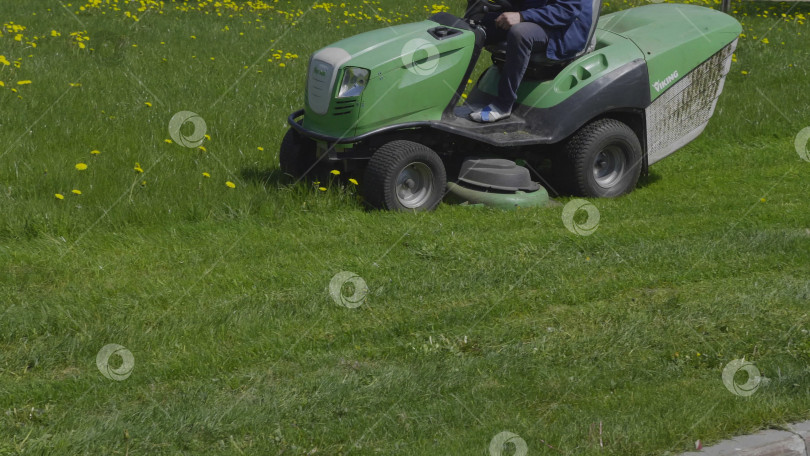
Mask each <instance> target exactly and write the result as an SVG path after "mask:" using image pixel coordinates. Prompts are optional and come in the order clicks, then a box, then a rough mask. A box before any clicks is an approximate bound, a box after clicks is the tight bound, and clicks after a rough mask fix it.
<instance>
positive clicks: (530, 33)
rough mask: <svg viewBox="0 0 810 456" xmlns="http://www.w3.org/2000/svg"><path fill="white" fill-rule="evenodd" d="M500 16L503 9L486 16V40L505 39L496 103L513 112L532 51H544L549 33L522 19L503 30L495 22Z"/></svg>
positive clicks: (501, 40) (502, 108)
mask: <svg viewBox="0 0 810 456" xmlns="http://www.w3.org/2000/svg"><path fill="white" fill-rule="evenodd" d="M498 16H500V13H496V14H492V13H490V14H488V15H487V16H486V17H485V18H484V28H485V29H486V31H487V44H494V43H500V42H503V41H506V63H505V64H504V67H503V73H502V74H501V81H500V83H499V84H498V98H497V99H496V101H495V102H494V103H493V104H494V105H495V107H496V108H497V109H498V110H499V111H502V112H511V111H512V106H513V105H514V104H515V101H516V100H517V90H518V87H520V82H521V81H522V80H523V76H524V75H525V74H526V68H528V66H529V60H530V59H531V56H532V54H533V53H535V52H545V50H546V46H547V45H548V35H547V34H546V31H545V30H543V27H541V26H539V25H537V24H535V23H533V22H521V23H519V24H516V25H514V26H512V28H510V29H509V30H503V29H501V28H498V27H497V26H496V25H495V19H497V17H498Z"/></svg>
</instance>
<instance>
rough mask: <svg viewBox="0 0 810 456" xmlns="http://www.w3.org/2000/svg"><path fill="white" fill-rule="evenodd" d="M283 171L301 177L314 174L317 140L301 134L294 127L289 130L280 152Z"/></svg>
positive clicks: (279, 156)
mask: <svg viewBox="0 0 810 456" xmlns="http://www.w3.org/2000/svg"><path fill="white" fill-rule="evenodd" d="M278 161H279V165H280V167H281V172H283V173H285V174H289V175H290V176H292V177H294V178H296V179H301V178H302V177H305V175H307V174H314V168H315V161H316V159H315V141H313V140H311V139H309V138H305V137H303V136H301V135H300V134H299V133H298V132H297V131H295V130H293V129H289V130H287V133H286V134H285V135H284V139H283V140H281V147H280V148H279V152H278Z"/></svg>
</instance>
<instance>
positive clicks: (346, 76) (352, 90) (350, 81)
mask: <svg viewBox="0 0 810 456" xmlns="http://www.w3.org/2000/svg"><path fill="white" fill-rule="evenodd" d="M369 74H370V73H369V71H368V70H366V69H364V68H355V67H347V68H346V70H345V71H344V73H343V82H342V83H341V84H340V92H338V98H348V97H359V96H360V94H361V93H363V89H365V88H366V83H367V82H368V76H369Z"/></svg>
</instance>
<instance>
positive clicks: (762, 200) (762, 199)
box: [759, 198, 768, 203]
mask: <svg viewBox="0 0 810 456" xmlns="http://www.w3.org/2000/svg"><path fill="white" fill-rule="evenodd" d="M765 201H768V200H766V199H765V198H760V199H759V202H760V203H764V202H765Z"/></svg>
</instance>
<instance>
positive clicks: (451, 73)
mask: <svg viewBox="0 0 810 456" xmlns="http://www.w3.org/2000/svg"><path fill="white" fill-rule="evenodd" d="M462 24H463V23H462ZM475 39H476V38H475V33H473V32H472V31H471V30H464V29H461V28H454V27H447V26H443V25H441V24H439V23H437V22H434V21H432V20H428V21H422V22H417V23H413V24H405V25H397V26H392V27H386V28H383V29H380V30H375V31H371V32H367V33H363V34H360V35H357V36H353V37H351V38H347V39H345V40H341V41H339V42H337V43H335V44H333V45H332V46H329V47H327V48H324V49H321V50H320V51H317V52H316V53H315V54H313V56H312V58H311V59H310V64H309V69H308V74H307V87H306V97H305V99H306V108H305V116H304V125H303V126H304V127H305V128H307V129H308V130H313V131H317V132H319V133H321V134H324V135H329V136H334V137H341V138H346V137H352V136H357V135H362V134H364V133H367V132H370V131H373V130H375V129H378V128H380V127H382V126H386V125H391V124H395V123H396V124H402V123H407V122H409V121H415V120H424V119H425V118H435V119H439V118H441V114H442V112H443V110H444V109H445V108H446V106H447V105H449V104H450V102H451V100H452V99H453V96H454V95H455V94H456V91H457V89H458V87H459V86H460V85H461V83H462V81H463V80H464V78H465V76H466V74H467V70H468V67H469V66H470V62H471V60H472V56H473V52H474V48H475Z"/></svg>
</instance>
